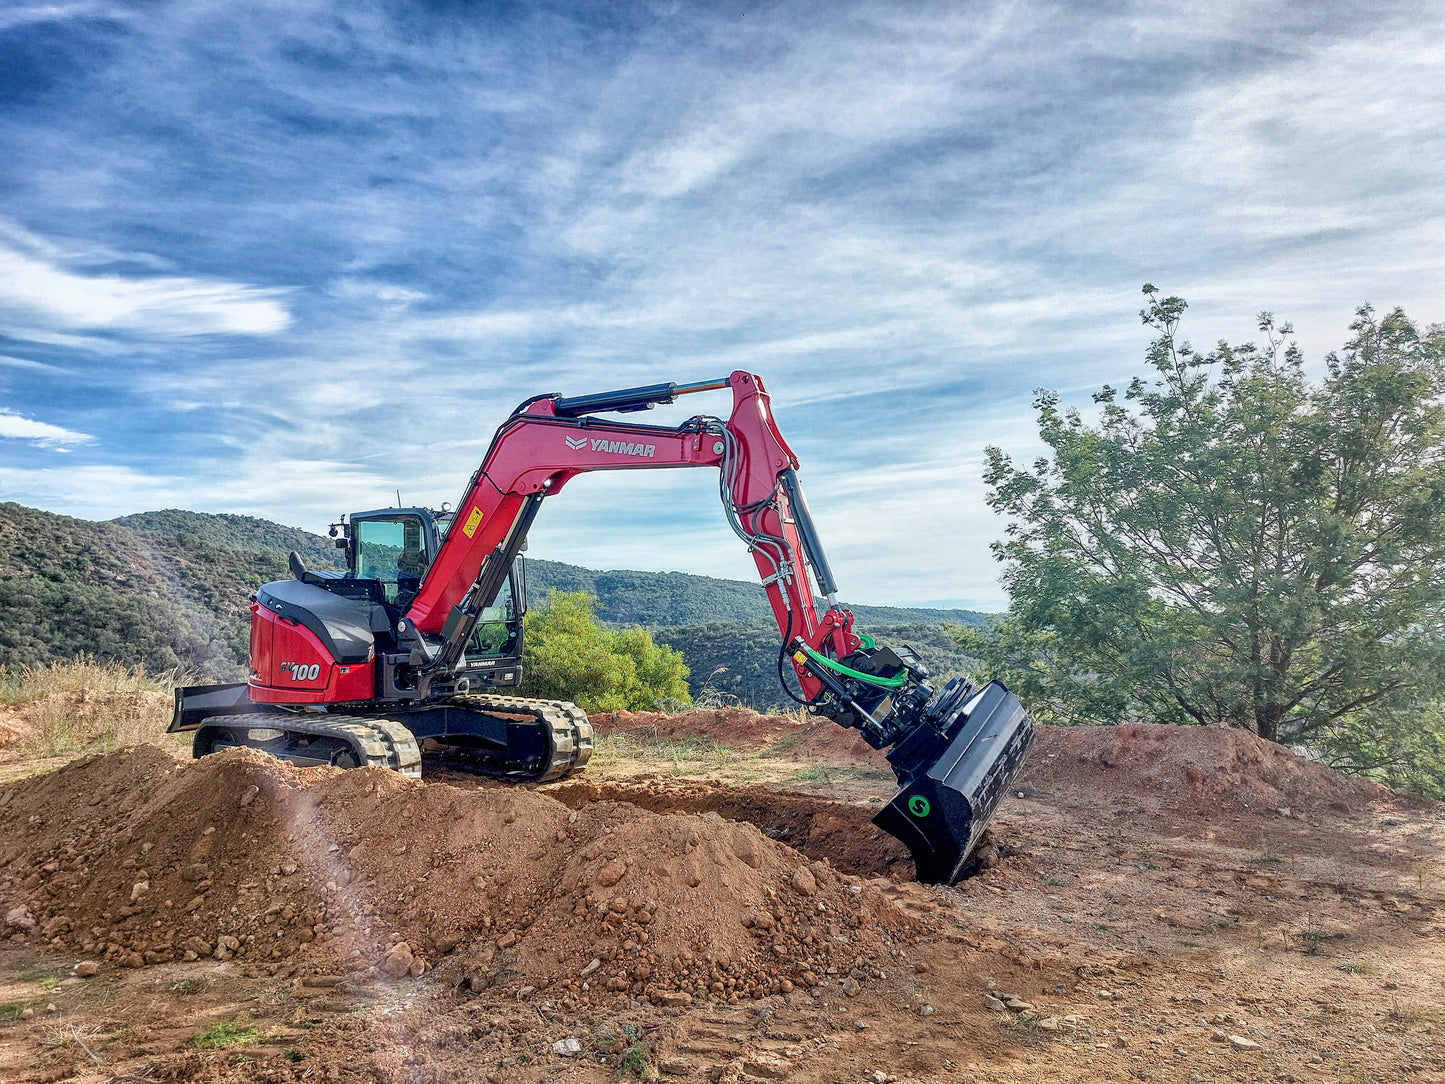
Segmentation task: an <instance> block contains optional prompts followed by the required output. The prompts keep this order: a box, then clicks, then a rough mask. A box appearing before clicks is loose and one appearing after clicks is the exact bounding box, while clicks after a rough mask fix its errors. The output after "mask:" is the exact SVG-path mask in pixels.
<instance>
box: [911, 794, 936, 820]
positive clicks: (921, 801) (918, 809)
mask: <svg viewBox="0 0 1445 1084" xmlns="http://www.w3.org/2000/svg"><path fill="white" fill-rule="evenodd" d="M931 808H932V807H931V806H930V805H929V804H928V799H927V798H925V797H924V796H923V795H921V794H915V795H914V796H913V797H912V798H910V799H908V812H910V813H912V814H913V815H914V816H915V817H926V816H928V811H929V810H930V809H931Z"/></svg>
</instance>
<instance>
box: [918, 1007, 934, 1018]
mask: <svg viewBox="0 0 1445 1084" xmlns="http://www.w3.org/2000/svg"><path fill="white" fill-rule="evenodd" d="M918 1015H919V1016H932V1015H933V1006H932V1005H920V1006H918Z"/></svg>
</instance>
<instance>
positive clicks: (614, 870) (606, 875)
mask: <svg viewBox="0 0 1445 1084" xmlns="http://www.w3.org/2000/svg"><path fill="white" fill-rule="evenodd" d="M625 876H627V866H626V865H624V864H623V863H622V862H620V861H618V860H617V859H613V860H612V861H611V862H608V863H607V865H605V866H603V867H602V869H601V870H600V871H599V872H598V874H597V883H598V884H599V885H601V886H602V887H603V888H611V887H612V886H613V885H615V884H616V883H617V882H618V881H620V880H622V878H623V877H625Z"/></svg>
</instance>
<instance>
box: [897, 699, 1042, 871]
mask: <svg viewBox="0 0 1445 1084" xmlns="http://www.w3.org/2000/svg"><path fill="white" fill-rule="evenodd" d="M947 692H948V690H946V689H945V690H944V695H946V694H947ZM942 699H943V697H942V696H940V700H942ZM951 714H952V718H950V719H946V720H939V721H938V723H937V725H930V724H928V723H920V724H919V725H918V726H917V727H916V728H915V729H914V731H913V733H912V734H910V735H908V736H907V737H906V738H904V739H903V740H902V741H900V742H899V743H898V744H897V745H896V746H894V748H893V750H892V752H890V753H889V754H888V761H889V763H890V764H892V765H893V771H894V774H895V775H897V777H898V780H899V783H900V784H901V786H899V788H898V793H896V794H895V795H894V796H893V799H892V800H891V801H890V802H889V803H888V805H887V806H885V807H884V808H883V809H882V810H881V811H880V812H879V813H878V815H877V816H876V817H874V818H873V823H874V824H876V825H878V827H879V828H882V829H883V830H884V831H885V832H888V833H889V834H890V835H893V836H896V837H897V838H898V839H900V840H902V841H903V842H904V843H905V844H906V845H907V846H908V849H909V850H910V851H912V852H913V862H914V865H915V866H916V867H917V872H918V879H919V880H920V881H923V882H925V883H928V884H952V883H953V882H954V881H956V880H957V879H958V877H959V875H960V873H961V872H962V871H963V869H964V866H965V863H966V862H967V860H968V856H969V853H970V852H971V851H972V850H973V848H974V846H975V845H976V844H977V843H978V841H979V837H981V836H982V835H983V830H984V828H986V827H987V826H988V822H989V818H990V817H992V816H993V814H994V811H995V810H996V809H997V808H998V806H999V803H1000V802H1002V801H1003V799H1004V795H1005V794H1006V793H1007V791H1008V785H1009V782H1010V781H1011V780H1012V779H1013V777H1014V776H1015V775H1017V774H1018V771H1019V769H1020V768H1021V767H1022V766H1023V762H1024V757H1025V756H1027V755H1028V751H1029V749H1030V748H1031V747H1032V746H1033V743H1034V724H1033V721H1032V720H1030V719H1029V717H1028V713H1027V712H1025V711H1024V709H1023V705H1022V704H1020V703H1019V700H1018V697H1016V696H1014V695H1013V693H1011V692H1009V691H1008V690H1007V689H1005V688H1004V687H1003V685H1001V684H1000V683H999V682H997V681H994V682H990V683H989V684H988V685H985V686H984V687H983V688H982V689H980V690H979V691H978V692H976V693H974V694H973V696H971V697H970V698H969V699H968V700H967V702H966V703H964V704H963V705H962V706H961V707H959V708H958V709H957V710H955V711H954V712H952V713H951Z"/></svg>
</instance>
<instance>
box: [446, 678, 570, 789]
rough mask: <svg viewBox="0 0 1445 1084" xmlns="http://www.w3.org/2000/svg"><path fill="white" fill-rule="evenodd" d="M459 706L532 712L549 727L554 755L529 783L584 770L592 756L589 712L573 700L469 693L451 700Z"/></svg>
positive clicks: (505, 711) (479, 709) (511, 711)
mask: <svg viewBox="0 0 1445 1084" xmlns="http://www.w3.org/2000/svg"><path fill="white" fill-rule="evenodd" d="M447 703H449V704H453V705H455V706H456V707H459V708H466V709H468V710H471V711H480V712H484V713H488V714H490V713H492V712H500V713H503V714H506V715H530V716H531V717H532V718H533V719H535V720H537V723H538V724H539V725H541V726H543V727H546V728H547V733H548V741H547V746H548V748H549V749H550V750H551V756H550V757H549V759H548V760H547V763H546V765H545V766H544V767H543V769H542V770H541V771H540V772H537V773H535V774H533V775H530V776H529V777H528V779H527V782H529V783H551V782H553V781H554V780H557V779H561V778H562V777H563V776H564V775H567V774H568V773H570V772H577V771H581V770H582V769H583V768H585V767H586V766H587V761H588V760H590V759H591V758H592V723H591V722H590V721H588V719H587V713H586V712H585V711H583V710H582V709H581V708H579V707H578V706H577V705H576V704H574V703H572V702H571V701H569V700H533V699H531V698H530V697H525V696H488V695H486V694H476V693H473V694H469V695H467V696H454V697H452V698H451V699H450V700H448V701H447Z"/></svg>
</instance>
